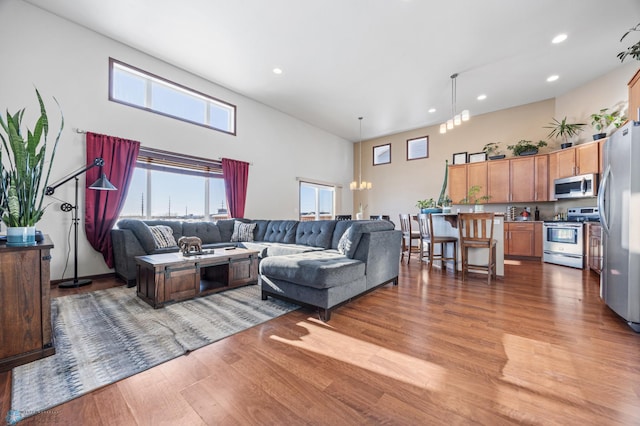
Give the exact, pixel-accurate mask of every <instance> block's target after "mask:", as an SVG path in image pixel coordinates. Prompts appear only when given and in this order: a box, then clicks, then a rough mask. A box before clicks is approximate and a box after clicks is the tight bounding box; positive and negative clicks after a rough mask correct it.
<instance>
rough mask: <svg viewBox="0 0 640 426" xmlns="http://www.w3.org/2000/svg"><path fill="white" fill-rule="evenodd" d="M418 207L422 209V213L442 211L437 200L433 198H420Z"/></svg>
mask: <svg viewBox="0 0 640 426" xmlns="http://www.w3.org/2000/svg"><path fill="white" fill-rule="evenodd" d="M416 207H418V208H419V209H420V213H427V214H429V213H442V209H441V208H439V207H438V206H437V203H436V200H434V199H433V198H429V199H428V200H418V202H417V203H416Z"/></svg>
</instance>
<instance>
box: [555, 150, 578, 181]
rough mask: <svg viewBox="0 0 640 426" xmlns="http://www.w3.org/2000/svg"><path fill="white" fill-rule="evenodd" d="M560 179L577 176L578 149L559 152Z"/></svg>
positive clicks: (558, 175) (558, 174)
mask: <svg viewBox="0 0 640 426" xmlns="http://www.w3.org/2000/svg"><path fill="white" fill-rule="evenodd" d="M556 154H557V157H558V164H557V167H558V173H557V176H556V177H558V178H563V177H569V176H575V175H576V149H575V148H569V149H564V150H562V151H558V152H557V153H556Z"/></svg>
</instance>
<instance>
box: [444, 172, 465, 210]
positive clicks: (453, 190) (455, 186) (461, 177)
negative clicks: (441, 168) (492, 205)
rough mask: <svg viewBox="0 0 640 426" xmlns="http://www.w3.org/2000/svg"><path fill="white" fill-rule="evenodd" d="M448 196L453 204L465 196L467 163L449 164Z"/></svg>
mask: <svg viewBox="0 0 640 426" xmlns="http://www.w3.org/2000/svg"><path fill="white" fill-rule="evenodd" d="M448 184H449V197H450V198H451V200H452V201H453V203H454V204H459V203H460V200H462V199H464V198H465V197H466V196H467V165H466V164H458V165H455V166H449V183H448Z"/></svg>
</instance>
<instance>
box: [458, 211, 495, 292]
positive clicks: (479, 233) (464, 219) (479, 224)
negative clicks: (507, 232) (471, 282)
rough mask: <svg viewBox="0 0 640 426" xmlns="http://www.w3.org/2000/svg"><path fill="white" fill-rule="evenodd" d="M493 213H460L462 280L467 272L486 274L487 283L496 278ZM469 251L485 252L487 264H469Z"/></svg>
mask: <svg viewBox="0 0 640 426" xmlns="http://www.w3.org/2000/svg"><path fill="white" fill-rule="evenodd" d="M494 216H495V215H494V214H493V213H460V214H459V215H458V230H459V231H460V238H459V241H460V256H461V258H462V279H464V278H465V274H467V273H468V272H469V271H474V272H475V271H482V272H485V271H486V273H487V283H488V284H491V279H492V278H493V279H495V278H496V244H497V241H496V240H495V239H494V238H493V220H494ZM469 249H472V250H480V249H482V250H487V252H488V261H487V264H486V265H484V264H471V263H469Z"/></svg>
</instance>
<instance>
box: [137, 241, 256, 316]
mask: <svg viewBox="0 0 640 426" xmlns="http://www.w3.org/2000/svg"><path fill="white" fill-rule="evenodd" d="M257 282H258V252H257V251H255V250H246V249H241V248H236V249H233V250H225V249H216V250H211V251H210V252H208V253H206V254H202V255H197V256H189V257H185V256H183V255H182V254H181V253H164V254H152V255H148V256H137V257H136V284H137V293H138V297H140V298H141V299H142V300H144V301H145V302H147V303H148V304H150V305H151V306H153V307H154V308H161V307H163V306H164V304H165V303H168V302H177V301H180V300H187V299H192V298H194V297H197V296H204V295H207V294H210V293H215V292H217V291H221V290H226V289H229V288H232V287H238V286H242V285H246V284H255V283H257Z"/></svg>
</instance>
